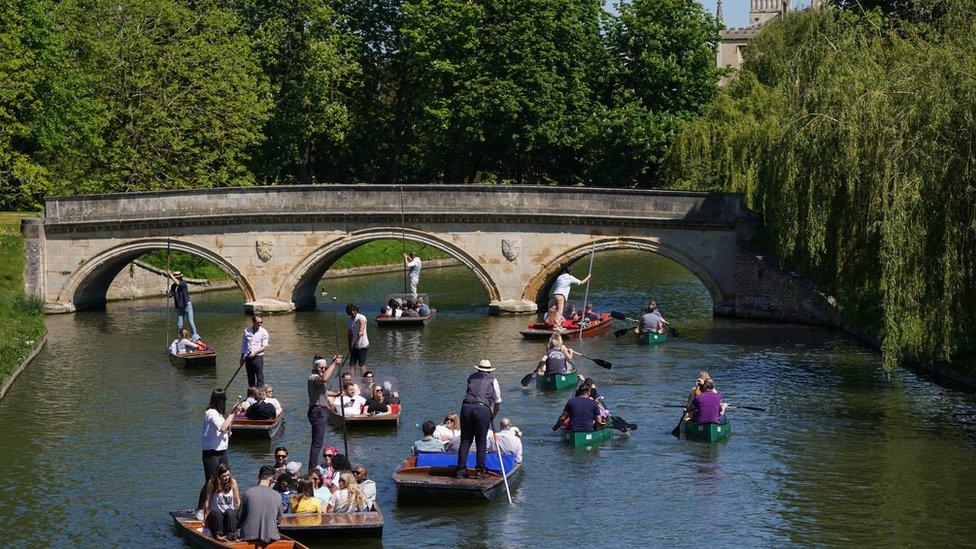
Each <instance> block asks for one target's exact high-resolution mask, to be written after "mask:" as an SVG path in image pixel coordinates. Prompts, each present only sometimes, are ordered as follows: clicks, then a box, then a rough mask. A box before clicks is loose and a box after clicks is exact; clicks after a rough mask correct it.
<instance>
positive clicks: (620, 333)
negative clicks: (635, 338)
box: [613, 328, 634, 337]
mask: <svg viewBox="0 0 976 549" xmlns="http://www.w3.org/2000/svg"><path fill="white" fill-rule="evenodd" d="M633 331H634V329H633V328H621V329H619V330H617V331H615V332H613V335H614V336H616V337H623V336H624V335H626V334H630V333H633Z"/></svg>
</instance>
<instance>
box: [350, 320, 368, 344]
mask: <svg viewBox="0 0 976 549" xmlns="http://www.w3.org/2000/svg"><path fill="white" fill-rule="evenodd" d="M360 322H362V323H363V326H365V325H366V317H365V316H364V315H363V314H362V313H356V316H355V317H354V318H350V319H349V329H350V330H352V337H353V343H352V346H353V347H355V348H356V349H365V348H366V347H369V338H368V337H366V332H365V331H363V335H362V337H360V338H359V339H356V334H358V333H359V323H360Z"/></svg>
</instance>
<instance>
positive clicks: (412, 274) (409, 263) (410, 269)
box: [403, 252, 421, 300]
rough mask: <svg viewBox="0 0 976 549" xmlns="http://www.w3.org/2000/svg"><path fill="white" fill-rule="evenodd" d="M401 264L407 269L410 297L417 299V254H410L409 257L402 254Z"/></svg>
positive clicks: (418, 265) (418, 263)
mask: <svg viewBox="0 0 976 549" xmlns="http://www.w3.org/2000/svg"><path fill="white" fill-rule="evenodd" d="M403 264H404V265H405V266H406V268H407V278H409V279H410V295H412V296H413V298H414V299H415V300H416V299H417V286H419V285H420V266H421V261H420V257H418V256H417V252H410V255H407V254H403Z"/></svg>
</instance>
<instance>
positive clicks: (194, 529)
mask: <svg viewBox="0 0 976 549" xmlns="http://www.w3.org/2000/svg"><path fill="white" fill-rule="evenodd" d="M169 514H170V516H172V517H173V523H174V524H175V525H176V528H177V530H179V532H180V534H181V535H183V537H185V538H186V539H187V540H189V541H190V542H191V543H193V545H196V546H197V547H224V548H228V549H308V547H306V546H305V545H302V544H301V543H299V542H297V541H295V540H293V539H291V538H290V537H288V536H286V535H284V534H282V535H281V539H279V540H278V541H275V542H273V543H269V544H267V545H265V544H263V543H256V542H250V541H222V540H219V539H217V538H214V537H210V536H207V535H205V534H204V533H203V521H201V520H196V518H195V517H193V511H170V512H169Z"/></svg>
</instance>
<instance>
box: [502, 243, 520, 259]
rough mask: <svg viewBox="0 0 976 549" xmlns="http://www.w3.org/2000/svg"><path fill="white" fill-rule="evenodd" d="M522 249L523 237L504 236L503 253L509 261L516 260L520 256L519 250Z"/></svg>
mask: <svg viewBox="0 0 976 549" xmlns="http://www.w3.org/2000/svg"><path fill="white" fill-rule="evenodd" d="M521 250H522V239H521V238H503V239H502V255H503V256H505V259H507V260H509V261H515V258H517V257H518V255H519V251H521Z"/></svg>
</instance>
